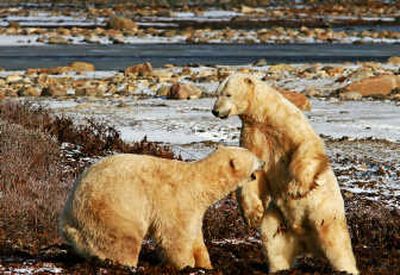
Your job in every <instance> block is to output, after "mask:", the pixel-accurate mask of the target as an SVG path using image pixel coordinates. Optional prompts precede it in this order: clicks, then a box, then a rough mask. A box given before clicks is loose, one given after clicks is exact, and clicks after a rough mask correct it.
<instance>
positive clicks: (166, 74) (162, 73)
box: [152, 69, 173, 82]
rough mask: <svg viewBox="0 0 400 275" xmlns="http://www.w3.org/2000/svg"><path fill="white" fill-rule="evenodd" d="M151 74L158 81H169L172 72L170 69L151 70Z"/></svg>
mask: <svg viewBox="0 0 400 275" xmlns="http://www.w3.org/2000/svg"><path fill="white" fill-rule="evenodd" d="M152 75H153V76H154V77H156V78H157V79H158V81H160V82H166V81H171V79H172V76H173V73H172V71H170V70H162V69H159V70H153V71H152Z"/></svg>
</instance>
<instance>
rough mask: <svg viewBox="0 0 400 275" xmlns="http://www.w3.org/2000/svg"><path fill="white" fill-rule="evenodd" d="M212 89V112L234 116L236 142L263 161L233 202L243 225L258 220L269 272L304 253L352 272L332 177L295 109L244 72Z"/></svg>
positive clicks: (314, 137)
mask: <svg viewBox="0 0 400 275" xmlns="http://www.w3.org/2000/svg"><path fill="white" fill-rule="evenodd" d="M217 92H218V99H217V101H216V102H215V105H214V108H213V114H214V115H215V116H217V117H220V118H226V117H229V116H235V115H237V116H239V117H240V119H241V121H242V129H241V137H240V143H241V146H243V147H245V148H247V149H249V150H250V151H252V152H253V153H255V154H256V155H257V156H258V157H259V158H261V159H262V160H264V161H265V162H266V165H265V167H264V169H263V171H262V172H261V173H258V175H257V179H258V180H257V181H256V182H255V183H254V184H250V185H246V186H245V187H243V188H242V191H241V195H240V196H239V201H240V204H241V207H242V209H243V211H244V214H245V216H246V217H247V219H248V221H249V223H252V224H259V225H260V229H261V235H262V240H263V245H264V250H265V253H266V256H267V258H268V261H269V265H270V271H271V272H275V271H279V270H284V269H289V268H290V267H291V266H292V264H293V262H294V260H295V257H296V256H298V255H302V254H305V253H307V254H310V253H311V254H313V255H324V256H325V257H327V258H328V260H329V262H330V263H331V265H332V266H333V267H334V268H335V269H337V270H340V271H346V272H349V273H354V274H357V273H358V270H357V267H356V261H355V258H354V255H353V251H352V247H351V241H350V236H349V233H348V229H347V222H346V218H345V213H344V203H343V198H342V195H341V193H340V189H339V186H338V183H337V180H336V177H335V175H334V173H333V171H332V168H331V166H330V164H329V160H328V157H327V155H326V152H325V147H324V144H323V141H322V140H321V138H320V137H319V136H318V135H317V134H316V133H315V132H314V130H313V129H312V127H311V125H310V124H309V122H308V120H307V119H306V117H305V116H304V115H303V113H302V112H301V111H300V110H299V109H298V108H296V107H295V106H294V105H293V104H292V103H290V102H289V101H288V100H286V99H285V98H284V97H283V96H282V95H281V94H280V93H279V92H277V91H276V90H274V89H273V88H271V87H270V86H268V85H267V84H266V83H265V82H263V81H261V80H258V79H256V78H255V77H252V76H250V75H245V74H233V75H231V76H229V77H228V78H227V79H226V80H225V81H224V82H222V83H221V84H220V86H219V88H218V91H217ZM260 220H261V222H260Z"/></svg>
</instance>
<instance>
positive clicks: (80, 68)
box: [69, 61, 96, 72]
mask: <svg viewBox="0 0 400 275" xmlns="http://www.w3.org/2000/svg"><path fill="white" fill-rule="evenodd" d="M69 67H71V69H72V70H73V71H75V72H93V71H95V70H96V69H95V67H94V65H93V64H91V63H88V62H81V61H75V62H72V63H71V64H70V65H69Z"/></svg>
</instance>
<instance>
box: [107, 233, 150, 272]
mask: <svg viewBox="0 0 400 275" xmlns="http://www.w3.org/2000/svg"><path fill="white" fill-rule="evenodd" d="M142 240H143V237H142V238H140V237H139V238H133V237H131V236H129V237H128V236H126V237H119V238H118V239H117V240H115V241H113V242H112V243H110V244H109V246H108V248H107V252H106V253H107V254H108V255H112V256H111V257H109V258H110V260H112V261H115V262H118V263H119V264H122V265H126V266H131V267H136V266H137V263H138V258H139V252H140V248H141V244H142Z"/></svg>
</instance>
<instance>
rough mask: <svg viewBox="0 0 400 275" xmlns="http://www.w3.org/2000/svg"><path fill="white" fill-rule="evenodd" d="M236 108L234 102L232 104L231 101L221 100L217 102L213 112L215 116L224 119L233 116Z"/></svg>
mask: <svg viewBox="0 0 400 275" xmlns="http://www.w3.org/2000/svg"><path fill="white" fill-rule="evenodd" d="M234 107H235V106H234V104H232V102H230V101H229V100H226V99H224V98H219V99H217V101H216V102H215V104H214V107H213V109H212V111H211V112H212V114H213V115H214V116H216V117H219V118H222V119H224V118H227V117H229V116H230V115H231V113H232V110H233V109H234Z"/></svg>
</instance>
